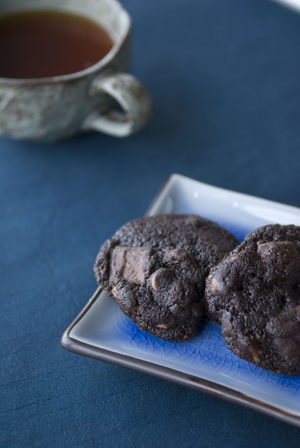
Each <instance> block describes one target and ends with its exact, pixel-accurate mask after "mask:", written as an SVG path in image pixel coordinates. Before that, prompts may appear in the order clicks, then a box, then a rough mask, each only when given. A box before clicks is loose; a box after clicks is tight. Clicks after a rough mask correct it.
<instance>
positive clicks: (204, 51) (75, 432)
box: [0, 0, 300, 448]
mask: <svg viewBox="0 0 300 448" xmlns="http://www.w3.org/2000/svg"><path fill="white" fill-rule="evenodd" d="M123 5H124V6H125V7H126V8H127V10H128V11H129V12H130V14H131V15H132V18H133V24H134V46H133V63H132V70H131V71H132V73H133V74H135V75H136V76H137V77H138V78H139V79H140V80H141V81H142V82H143V83H144V84H145V85H146V86H147V88H148V90H149V92H150V93H151V95H152V97H153V100H154V105H155V116H154V119H153V121H152V123H151V124H150V125H149V126H148V127H147V128H146V129H145V130H143V131H142V132H140V133H139V134H137V135H135V136H133V137H130V138H128V139H123V140H118V139H114V138H112V137H107V136H104V135H99V134H96V133H95V134H89V135H82V136H79V137H77V138H74V139H72V140H69V141H66V142H61V143H58V144H54V145H47V146H44V145H40V144H33V143H24V142H15V141H10V140H6V139H1V140H0V276H1V290H0V291H1V311H0V338H1V340H0V394H1V396H0V446H1V447H2V446H3V447H51V448H55V447H71V446H72V447H85V448H90V447H98V446H101V447H116V446H125V447H138V448H143V447H157V446H165V447H168V446H170V447H173V446H179V447H194V446H199V447H207V448H210V447H222V448H227V447H228V448H229V447H230V448H232V447H241V446H242V447H244V448H247V447H251V448H252V447H253V446H259V447H272V448H274V447H282V446H285V447H299V440H300V429H298V428H295V427H293V426H289V425H287V424H285V423H282V422H279V421H277V420H274V419H272V418H269V417H266V416H264V415H262V414H258V413H256V412H253V411H251V410H248V409H245V408H242V407H238V406H237V405H233V404H230V403H227V402H225V401H221V400H218V399H215V398H213V397H210V396H207V395H204V394H201V393H198V392H195V391H192V390H189V389H186V388H184V387H180V386H177V385H174V384H170V383H167V382H165V381H162V380H159V379H155V378H152V377H150V376H147V375H143V374H139V373H137V372H134V371H131V370H126V369H124V368H121V367H117V366H114V365H111V364H106V363H103V362H100V361H96V360H92V359H88V358H84V357H81V356H78V355H74V354H72V353H69V352H67V351H65V350H63V349H62V348H61V347H60V344H59V341H60V337H61V334H62V333H63V331H64V330H65V329H66V327H67V326H68V325H69V324H70V323H71V322H72V320H73V319H74V318H75V316H76V315H77V314H78V313H79V311H80V310H81V309H82V308H83V306H84V305H85V303H86V302H87V300H88V299H89V297H90V296H91V295H92V293H93V292H94V290H95V288H96V282H95V279H94V274H93V270H92V266H93V262H94V259H95V257H96V254H97V251H98V248H99V246H100V245H101V244H102V242H103V241H104V239H106V238H108V237H110V236H111V234H112V233H114V232H115V230H116V229H117V228H118V227H120V226H121V225H122V224H124V223H125V222H126V221H129V220H131V219H134V218H137V217H140V216H142V215H143V214H144V213H145V211H146V209H147V207H148V205H149V204H150V202H151V200H152V199H153V197H154V195H155V193H156V192H157V190H158V189H159V187H160V186H161V184H162V183H163V181H164V180H165V179H166V177H167V176H168V175H169V174H171V173H173V172H179V173H181V174H185V175H187V176H190V177H193V178H195V179H198V180H200V181H203V182H207V183H210V184H213V185H217V186H220V187H223V188H228V189H232V190H236V191H239V192H244V193H249V194H253V195H257V196H260V197H264V198H268V199H272V200H276V201H280V202H284V203H287V204H292V205H295V206H300V193H299V191H300V188H299V187H300V176H299V164H300V57H299V54H300V16H298V15H297V14H296V13H294V12H292V11H289V10H287V9H284V8H283V7H282V6H279V5H277V4H275V3H273V2H270V1H268V0H151V1H149V0H123Z"/></svg>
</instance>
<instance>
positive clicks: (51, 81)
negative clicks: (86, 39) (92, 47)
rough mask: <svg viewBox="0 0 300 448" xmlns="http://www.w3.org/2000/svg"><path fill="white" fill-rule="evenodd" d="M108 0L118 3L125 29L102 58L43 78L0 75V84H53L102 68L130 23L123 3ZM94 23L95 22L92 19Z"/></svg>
mask: <svg viewBox="0 0 300 448" xmlns="http://www.w3.org/2000/svg"><path fill="white" fill-rule="evenodd" d="M109 1H112V2H113V3H115V4H117V5H119V7H120V9H121V12H122V14H123V15H124V17H126V19H127V24H126V30H125V31H124V35H122V36H121V37H120V38H118V39H117V40H116V41H115V42H114V44H113V46H112V48H111V49H110V50H109V52H108V53H107V54H106V55H105V56H104V57H103V58H102V59H100V61H98V62H96V63H95V64H93V65H91V66H90V67H88V68H85V69H83V70H80V71H78V72H73V73H68V74H66V75H57V76H47V77H44V78H5V77H1V76H0V85H3V84H6V85H11V86H18V85H26V84H27V85H37V84H38V85H40V84H55V83H58V82H63V81H73V80H76V79H80V78H84V77H85V76H88V75H91V74H93V73H94V72H97V71H98V70H99V69H102V68H104V67H105V66H106V65H107V64H108V63H109V62H110V61H111V60H112V59H114V57H115V56H116V54H117V53H118V51H119V50H120V48H121V46H122V45H123V43H124V41H125V40H126V38H127V37H128V35H129V33H130V30H131V23H132V22H131V17H130V15H129V13H128V12H127V11H126V10H125V9H124V8H123V5H121V3H120V2H118V1H117V0H109ZM40 9H41V10H44V11H46V10H47V9H46V8H40ZM53 10H54V9H53ZM19 12H22V10H21V9H20V10H19ZM78 15H79V14H78ZM90 20H92V19H90ZM94 23H97V22H96V21H94Z"/></svg>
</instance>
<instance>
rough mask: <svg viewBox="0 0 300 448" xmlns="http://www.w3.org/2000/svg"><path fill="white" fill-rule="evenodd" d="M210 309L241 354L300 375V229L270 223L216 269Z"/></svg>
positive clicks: (209, 287)
mask: <svg viewBox="0 0 300 448" xmlns="http://www.w3.org/2000/svg"><path fill="white" fill-rule="evenodd" d="M205 293H206V303H207V305H206V306H207V313H208V317H209V318H210V320H212V321H213V322H216V323H220V324H221V325H222V333H223V336H224V338H225V341H226V344H227V346H228V347H229V348H230V349H231V350H232V351H233V352H234V353H235V354H236V355H238V356H239V357H241V358H243V359H245V360H247V361H250V362H252V363H254V364H256V365H257V366H259V367H262V368H265V369H268V370H272V371H274V372H278V373H284V374H290V375H298V374H300V227H297V226H294V225H287V226H281V225H279V224H276V225H268V226H264V227H261V228H259V229H257V230H255V231H254V232H252V233H250V234H249V235H248V236H247V237H246V238H245V241H244V242H243V243H242V244H241V245H239V246H238V247H237V248H236V249H234V250H233V251H232V252H231V253H230V254H229V255H227V256H226V257H225V258H224V260H223V261H222V262H221V263H220V264H219V265H218V266H216V267H214V268H213V269H212V270H211V272H210V274H209V276H208V278H207V280H206V291H205Z"/></svg>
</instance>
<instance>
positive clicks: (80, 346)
mask: <svg viewBox="0 0 300 448" xmlns="http://www.w3.org/2000/svg"><path fill="white" fill-rule="evenodd" d="M168 213H176V214H179V213H194V214H198V215H200V216H203V217H205V218H208V219H211V220H213V221H216V222H217V223H219V224H220V225H222V226H223V227H225V228H227V229H228V230H230V231H231V232H232V233H233V234H234V235H235V236H236V237H237V238H238V239H239V240H240V241H242V240H243V239H244V237H245V235H246V234H247V233H249V232H250V231H252V230H254V229H256V228H257V227H260V226H263V225H266V224H270V223H280V224H296V225H300V209H298V208H295V207H290V206H287V205H283V204H278V203H275V202H270V201H266V200H263V199H259V198H255V197H252V196H247V195H244V194H240V193H235V192H232V191H227V190H223V189H220V188H216V187H212V186H209V185H206V184H203V183H201V182H197V181H195V180H192V179H189V178H187V177H184V176H181V175H178V174H173V175H172V176H171V177H170V178H169V179H168V180H167V182H166V183H165V184H164V186H163V187H162V189H161V190H160V192H159V193H158V194H157V196H156V198H155V200H154V202H153V203H152V205H151V207H150V208H149V210H148V213H147V214H148V215H158V214H168ZM112 230H113V231H114V230H116V229H112ZM61 345H62V346H63V347H64V348H65V349H67V350H70V351H71V352H74V353H78V354H80V355H84V356H89V357H91V358H96V359H99V360H102V361H108V362H112V363H115V364H118V365H121V366H124V367H128V368H131V369H135V370H138V371H141V372H145V373H148V374H151V375H154V376H157V377H159V378H163V379H166V380H169V381H173V382H176V383H178V384H181V385H185V386H188V387H191V388H194V389H196V390H200V391H203V392H206V393H209V394H212V395H214V396H217V397H221V398H225V399H227V400H230V401H233V402H235V403H238V404H242V405H244V406H247V407H249V408H252V409H255V410H258V411H261V412H264V413H265V414H268V415H271V416H273V417H276V418H279V419H281V420H283V421H285V422H288V423H292V424H294V425H297V426H300V376H298V377H292V376H287V375H279V374H275V373H272V372H269V371H267V370H263V369H261V368H258V367H255V366H254V365H253V364H251V363H248V362H246V361H244V360H241V359H239V358H238V357H237V356H235V355H234V354H233V353H232V352H231V351H230V350H229V349H228V348H227V346H226V344H225V342H224V339H223V337H222V333H221V327H220V326H219V325H215V324H211V323H208V324H206V325H205V326H204V328H203V330H202V332H201V334H200V335H199V336H197V337H195V338H193V339H191V340H189V341H186V342H169V341H163V340H161V339H158V338H156V337H155V336H152V335H150V334H148V333H145V332H143V331H141V330H139V329H138V328H137V326H136V325H135V324H133V322H132V321H131V319H129V318H128V317H127V316H125V315H124V314H123V313H122V312H121V311H120V309H119V307H118V305H117V303H116V301H115V300H114V299H113V298H111V297H109V296H107V295H106V294H105V293H104V292H102V291H101V290H100V289H98V290H97V291H96V292H95V294H94V296H93V297H92V298H91V299H90V300H89V302H88V303H87V305H86V306H85V308H84V309H83V310H82V311H81V313H80V314H79V316H78V317H77V318H76V319H75V320H74V322H72V324H71V325H70V326H69V327H68V328H67V330H66V331H65V332H64V334H63V336H62V338H61Z"/></svg>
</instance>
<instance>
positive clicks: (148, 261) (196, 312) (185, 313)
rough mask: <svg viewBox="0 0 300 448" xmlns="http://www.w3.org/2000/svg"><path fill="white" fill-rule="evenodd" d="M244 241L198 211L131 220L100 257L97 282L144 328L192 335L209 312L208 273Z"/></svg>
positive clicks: (169, 336)
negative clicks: (206, 303) (196, 214)
mask: <svg viewBox="0 0 300 448" xmlns="http://www.w3.org/2000/svg"><path fill="white" fill-rule="evenodd" d="M237 244H238V241H237V240H236V238H235V237H234V236H233V235H232V234H231V233H230V232H228V231H227V230H225V229H223V228H222V227H220V226H219V225H218V224H216V223H214V222H212V221H208V220H206V219H204V218H201V217H199V216H195V215H160V216H153V217H144V218H141V219H137V220H135V221H131V222H129V223H128V224H126V225H124V226H123V227H121V229H119V230H118V231H117V232H116V234H115V235H114V236H113V237H112V238H111V239H109V240H106V241H105V242H104V244H103V245H102V247H101V248H100V252H99V254H98V256H97V259H96V263H95V266H94V271H95V275H96V279H97V282H98V283H99V285H100V286H101V287H102V288H103V289H104V290H105V291H106V292H107V293H108V294H109V295H112V296H114V297H115V298H116V300H117V302H118V304H119V306H120V308H121V310H122V311H123V312H124V313H125V314H126V315H127V316H129V317H130V318H131V319H132V320H133V322H135V323H136V324H137V325H138V327H139V328H140V329H142V330H144V331H147V332H149V333H151V334H153V335H155V336H158V337H159V338H162V339H166V340H173V341H180V340H187V339H190V338H192V337H194V336H195V335H197V334H198V333H199V330H200V328H201V324H202V321H203V317H204V308H205V307H204V297H203V296H204V285H205V278H206V276H207V275H208V272H209V270H210V268H211V267H212V266H214V265H215V264H216V263H219V262H220V261H221V260H222V258H223V257H224V255H225V254H227V253H228V252H230V250H232V249H233V248H234V247H236V246H237Z"/></svg>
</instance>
